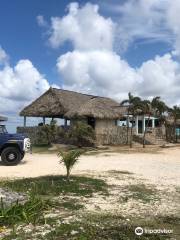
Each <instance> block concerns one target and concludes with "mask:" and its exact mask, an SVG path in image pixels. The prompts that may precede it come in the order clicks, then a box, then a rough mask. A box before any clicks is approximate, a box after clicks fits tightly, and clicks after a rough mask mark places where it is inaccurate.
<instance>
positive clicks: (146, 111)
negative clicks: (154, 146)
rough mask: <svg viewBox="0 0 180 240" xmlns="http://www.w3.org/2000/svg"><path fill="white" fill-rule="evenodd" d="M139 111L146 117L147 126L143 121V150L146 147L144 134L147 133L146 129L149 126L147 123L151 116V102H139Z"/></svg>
mask: <svg viewBox="0 0 180 240" xmlns="http://www.w3.org/2000/svg"><path fill="white" fill-rule="evenodd" d="M141 110H142V113H143V115H148V120H147V124H146V121H145V129H144V134H143V148H145V146H146V132H147V128H148V126H149V121H150V118H151V114H152V105H151V102H150V101H149V100H143V101H142V102H141Z"/></svg>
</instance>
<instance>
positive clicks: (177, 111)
mask: <svg viewBox="0 0 180 240" xmlns="http://www.w3.org/2000/svg"><path fill="white" fill-rule="evenodd" d="M169 113H170V115H171V116H172V117H173V125H174V142H177V135H176V126H177V119H180V107H178V106H173V108H169Z"/></svg>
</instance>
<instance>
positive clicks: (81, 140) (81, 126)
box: [67, 121, 95, 147]
mask: <svg viewBox="0 0 180 240" xmlns="http://www.w3.org/2000/svg"><path fill="white" fill-rule="evenodd" d="M67 137H68V138H70V139H71V140H72V141H73V143H74V144H75V145H77V146H79V147H81V146H94V142H95V131H94V129H93V128H92V127H91V126H90V125H88V124H86V123H84V122H82V121H77V122H76V123H75V124H73V126H72V127H71V128H70V129H69V131H68V134H67Z"/></svg>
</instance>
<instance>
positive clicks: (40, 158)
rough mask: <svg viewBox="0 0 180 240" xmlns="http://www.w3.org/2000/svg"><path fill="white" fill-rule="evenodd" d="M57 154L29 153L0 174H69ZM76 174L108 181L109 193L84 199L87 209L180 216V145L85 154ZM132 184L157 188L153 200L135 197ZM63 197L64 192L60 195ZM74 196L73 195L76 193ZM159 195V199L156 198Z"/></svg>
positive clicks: (15, 175) (131, 213) (1, 169)
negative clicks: (124, 151)
mask: <svg viewBox="0 0 180 240" xmlns="http://www.w3.org/2000/svg"><path fill="white" fill-rule="evenodd" d="M65 172H66V171H65V169H64V167H63V166H62V165H60V164H59V159H58V157H57V155H56V154H53V153H52V154H32V155H30V154H27V155H26V156H25V158H24V160H23V161H22V163H21V164H19V165H17V166H11V167H6V166H2V165H0V178H1V179H3V178H11V179H12V178H19V177H20V178H24V177H38V176H43V175H58V174H65ZM72 174H82V175H85V176H91V177H96V178H97V177H98V178H101V179H103V180H105V181H106V183H107V184H108V188H109V193H110V194H109V195H108V196H102V195H98V194H94V196H93V197H92V198H89V199H82V197H80V198H81V199H76V201H81V202H82V201H83V202H84V204H85V208H86V210H87V211H98V212H99V211H103V212H104V211H108V212H111V213H113V212H114V213H115V214H116V213H119V214H121V215H123V216H126V217H127V218H128V217H129V216H133V217H134V216H138V217H142V216H143V217H150V216H152V217H154V216H163V215H165V216H167V215H168V216H171V215H173V216H176V217H180V148H177V147H176V148H169V149H162V150H161V151H160V152H159V151H158V152H157V151H154V152H153V153H138V152H136V153H115V152H113V153H109V152H104V153H100V154H97V155H88V156H82V157H81V158H80V160H79V163H78V164H77V165H76V166H75V168H74V169H73V171H72ZM129 186H132V187H133V186H135V187H136V186H145V187H146V188H150V189H155V191H156V193H155V194H154V195H152V197H153V199H154V200H152V201H150V202H148V203H146V202H143V201H141V199H136V198H134V197H132V195H131V194H132V192H131V191H129ZM59 197H61V196H59ZM72 197H73V196H72ZM156 198H157V199H156Z"/></svg>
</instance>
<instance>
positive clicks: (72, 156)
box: [58, 150, 83, 182]
mask: <svg viewBox="0 0 180 240" xmlns="http://www.w3.org/2000/svg"><path fill="white" fill-rule="evenodd" d="M82 153H83V151H80V150H69V151H67V152H62V151H60V152H59V153H58V157H60V158H61V159H60V161H59V163H60V164H63V165H64V166H65V167H66V178H67V181H68V182H69V179H70V173H71V170H72V168H73V167H74V165H75V164H76V163H77V162H78V159H79V157H80V156H81V154H82Z"/></svg>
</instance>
